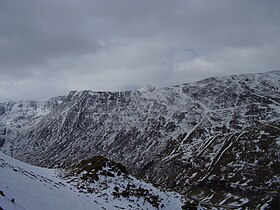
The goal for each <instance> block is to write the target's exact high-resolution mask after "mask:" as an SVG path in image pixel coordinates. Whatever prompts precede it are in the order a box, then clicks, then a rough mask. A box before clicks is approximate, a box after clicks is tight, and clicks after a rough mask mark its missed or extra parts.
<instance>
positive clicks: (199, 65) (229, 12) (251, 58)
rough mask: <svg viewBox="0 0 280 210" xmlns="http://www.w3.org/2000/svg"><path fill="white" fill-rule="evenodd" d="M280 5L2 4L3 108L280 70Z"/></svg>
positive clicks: (58, 0)
mask: <svg viewBox="0 0 280 210" xmlns="http://www.w3.org/2000/svg"><path fill="white" fill-rule="evenodd" d="M279 37H280V1H278V0H266V1H263V0H246V1H244V0H234V1H232V0H213V1H208V0H181V1H180V0H172V1H170V0H141V1H138V0H106V1H104V0H80V1H76V0H67V1H66V0H48V1H37V0H25V1H14V0H9V1H6V0H0V100H5V99H40V98H47V97H51V96H55V95H59V94H64V93H67V92H68V91H70V90H74V89H77V90H82V89H92V90H112V91H114V90H124V89H137V88H140V87H142V86H144V85H145V84H148V83H151V84H154V85H156V86H160V87H161V86H167V85H173V84H180V83H184V82H191V81H194V80H198V79H201V78H205V77H208V76H220V75H228V74H239V73H254V72H263V71H270V70H276V69H279V67H280V62H279V58H280V41H279V40H280V39H279Z"/></svg>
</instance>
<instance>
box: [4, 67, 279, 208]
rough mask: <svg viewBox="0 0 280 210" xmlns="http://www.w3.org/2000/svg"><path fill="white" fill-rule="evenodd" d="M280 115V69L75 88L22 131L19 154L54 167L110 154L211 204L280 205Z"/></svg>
mask: <svg viewBox="0 0 280 210" xmlns="http://www.w3.org/2000/svg"><path fill="white" fill-rule="evenodd" d="M279 117H280V71H274V72H269V73H262V74H247V75H235V76H227V77H221V78H208V79H205V80H202V81H198V82H195V83H192V84H183V85H178V86H173V87H167V88H161V89H155V88H145V89H142V90H139V91H125V92H114V93H113V92H92V91H82V92H71V93H70V94H69V95H68V96H66V97H65V100H64V101H63V103H60V104H59V105H58V106H56V107H55V108H54V109H53V110H52V111H50V112H49V113H48V114H46V115H45V116H44V117H42V118H41V119H40V120H39V121H38V122H37V123H36V124H34V125H33V126H31V127H29V128H26V129H25V130H24V131H22V132H21V133H20V134H19V135H18V138H17V140H16V141H15V142H14V144H13V145H14V146H13V148H14V150H13V155H14V156H15V157H17V158H19V159H21V160H24V161H27V162H30V163H33V164H36V165H40V166H47V167H61V166H62V167H67V166H69V165H71V164H72V163H74V162H76V161H78V160H81V159H84V158H87V157H89V156H92V155H103V156H106V157H109V158H112V159H114V160H116V161H118V162H121V163H122V164H124V165H125V166H126V167H127V168H128V170H129V171H131V172H132V173H133V174H134V175H136V176H139V177H142V178H144V179H145V180H148V181H150V182H153V183H154V184H157V185H160V186H161V187H164V188H171V189H175V190H177V191H178V192H180V193H182V194H184V195H187V196H188V197H192V198H194V199H195V200H198V201H199V202H200V203H203V204H204V205H206V206H211V205H222V206H228V207H233V208H237V207H241V206H248V207H252V208H256V207H260V206H262V205H270V206H273V205H278V206H279V190H280V189H279V188H280V184H279V179H280V177H279V173H280V170H279V155H280V152H279V149H280V147H279V141H280V140H279V138H280V119H279ZM4 123H5V122H4Z"/></svg>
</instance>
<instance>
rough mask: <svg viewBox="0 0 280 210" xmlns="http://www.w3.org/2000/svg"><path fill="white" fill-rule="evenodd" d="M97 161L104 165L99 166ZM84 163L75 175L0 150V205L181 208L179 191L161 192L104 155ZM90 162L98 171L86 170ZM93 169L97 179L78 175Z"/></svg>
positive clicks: (22, 206)
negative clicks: (22, 159) (34, 163)
mask: <svg viewBox="0 0 280 210" xmlns="http://www.w3.org/2000/svg"><path fill="white" fill-rule="evenodd" d="M100 160H102V161H101V162H102V164H103V165H99V164H100ZM82 163H83V162H82ZM85 163H86V165H84V166H81V164H79V165H77V166H76V167H75V170H77V169H79V170H80V171H79V173H75V175H74V174H71V173H70V171H71V170H72V169H69V170H68V172H64V171H61V170H53V169H45V168H39V167H35V166H31V165H28V164H25V163H22V162H20V161H17V160H14V159H12V158H10V157H8V156H6V155H4V154H3V153H2V152H0V168H1V173H0V208H1V209H9V210H12V209H28V210H32V209H36V210H37V209H42V210H44V209H69V210H70V209H75V210H76V209H81V210H82V209H108V210H109V209H174V207H175V208H176V209H180V208H181V206H182V202H181V200H182V198H181V196H179V195H178V194H176V193H164V192H161V191H159V190H157V189H156V188H154V187H153V186H152V185H150V184H146V183H144V182H143V181H140V180H137V179H135V178H134V177H132V176H130V175H129V174H127V173H126V172H125V171H120V170H119V169H120V168H122V170H124V168H123V167H121V166H120V165H118V164H115V163H114V162H111V161H109V160H107V159H105V158H101V157H98V158H93V159H92V160H90V161H86V162H85ZM89 163H90V164H92V165H94V166H96V167H97V166H98V167H99V170H96V169H97V168H96V167H95V168H92V170H91V171H86V170H85V169H86V167H85V166H88V165H89ZM103 166H104V167H103ZM73 170H74V169H73ZM75 172H77V171H75ZM85 172H88V173H85ZM94 172H95V175H96V176H97V177H99V178H98V180H85V179H82V178H81V177H85V175H87V177H88V178H90V177H92V174H91V173H94ZM105 172H106V173H105ZM115 172H118V173H115ZM97 174H98V175H97ZM80 175H81V176H80ZM85 186H86V187H85ZM123 188H124V189H123ZM118 192H119V193H118Z"/></svg>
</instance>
